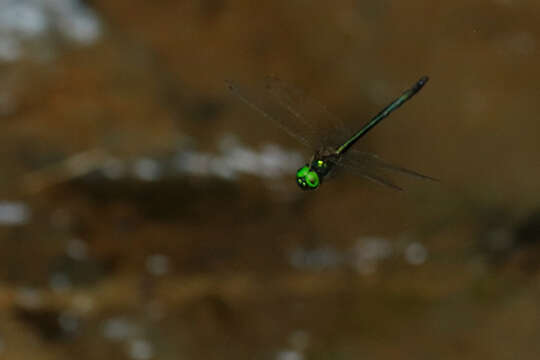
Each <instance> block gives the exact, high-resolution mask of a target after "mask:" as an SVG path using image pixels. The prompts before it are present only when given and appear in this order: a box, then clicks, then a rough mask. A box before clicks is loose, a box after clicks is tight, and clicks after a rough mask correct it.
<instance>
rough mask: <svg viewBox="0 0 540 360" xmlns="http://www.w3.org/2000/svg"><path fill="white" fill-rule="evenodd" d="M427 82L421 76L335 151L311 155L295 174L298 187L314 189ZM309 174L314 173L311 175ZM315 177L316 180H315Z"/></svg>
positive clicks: (322, 151)
mask: <svg viewBox="0 0 540 360" xmlns="http://www.w3.org/2000/svg"><path fill="white" fill-rule="evenodd" d="M428 80H429V78H428V77H427V76H423V77H422V78H420V80H418V81H417V82H416V84H414V86H413V87H411V88H410V89H409V90H407V91H405V92H403V94H402V95H401V96H400V97H398V98H397V99H395V100H394V101H392V102H391V103H390V104H389V105H388V106H386V107H385V108H384V109H383V110H382V111H381V112H379V113H378V114H377V115H376V116H375V117H373V118H372V119H371V120H370V121H369V122H367V123H366V124H365V125H364V126H363V127H362V128H361V129H360V130H359V131H358V132H356V133H355V134H354V135H353V136H351V138H350V139H349V140H347V141H346V142H345V143H343V144H342V145H341V146H339V147H338V148H337V149H322V150H320V151H318V152H317V153H315V154H314V155H313V158H312V160H311V161H310V163H308V164H306V165H305V166H303V167H302V168H300V169H299V170H298V172H297V174H296V177H297V183H298V185H299V186H300V187H301V188H302V189H304V190H313V189H316V188H317V187H318V186H319V185H320V184H321V183H322V182H323V180H324V179H325V178H326V177H327V176H328V175H329V174H330V173H331V172H332V171H333V170H334V167H335V165H336V164H337V163H338V162H339V160H340V158H341V157H342V156H343V155H344V154H345V153H346V152H347V151H348V150H349V149H350V148H351V147H352V146H353V145H354V144H355V143H356V142H357V141H358V140H359V139H360V138H361V137H363V136H364V135H366V134H367V133H368V132H369V131H370V130H371V129H373V128H374V127H375V125H377V124H378V123H380V122H381V120H382V119H384V118H386V117H387V116H388V115H390V113H392V111H394V110H396V109H397V108H399V107H400V106H401V105H403V104H404V103H405V102H406V101H407V100H409V99H410V98H412V97H413V96H414V95H415V94H416V93H417V92H418V91H420V89H422V87H423V86H424V85H425V84H426V82H427V81H428ZM311 172H315V173H316V176H315V174H312V173H311ZM308 175H310V176H311V179H312V180H313V181H306V177H307V176H308ZM315 177H316V178H317V179H316V180H315Z"/></svg>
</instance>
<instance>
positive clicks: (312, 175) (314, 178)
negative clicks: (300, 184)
mask: <svg viewBox="0 0 540 360" xmlns="http://www.w3.org/2000/svg"><path fill="white" fill-rule="evenodd" d="M305 179H306V182H307V184H308V185H309V187H312V188H316V187H317V186H319V175H317V173H316V172H315V171H310V172H308V174H307V175H306V177H305Z"/></svg>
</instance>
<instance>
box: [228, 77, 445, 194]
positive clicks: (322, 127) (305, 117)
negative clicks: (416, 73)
mask: <svg viewBox="0 0 540 360" xmlns="http://www.w3.org/2000/svg"><path fill="white" fill-rule="evenodd" d="M428 80H429V78H428V77H427V76H423V77H421V78H420V79H419V80H418V81H417V82H416V83H415V84H414V85H413V86H412V87H411V88H409V89H408V90H406V91H404V92H403V93H402V94H401V96H399V97H398V98H396V99H395V100H393V101H392V102H391V103H390V104H389V105H388V106H386V107H385V108H384V109H382V110H381V111H380V112H379V113H378V114H377V115H375V116H374V117H373V118H372V119H371V120H369V121H368V122H366V123H365V124H364V125H363V126H362V127H361V128H360V130H357V131H351V130H350V129H348V128H347V127H346V126H345V125H344V123H343V122H342V121H341V120H340V119H339V118H337V117H336V116H334V115H333V114H332V113H331V112H330V111H328V110H327V109H326V107H324V106H323V105H321V104H320V103H318V102H317V101H315V100H314V99H312V98H310V97H309V96H307V95H306V94H305V93H303V92H301V91H300V90H298V89H296V88H295V87H293V86H291V85H289V84H287V83H286V82H284V81H282V80H280V79H279V78H278V77H275V76H268V77H266V79H265V82H264V95H261V94H257V92H256V91H248V90H246V89H245V88H242V87H241V86H239V85H238V84H236V83H235V82H233V81H230V80H227V81H226V85H227V87H228V89H229V90H230V91H231V92H232V93H233V94H234V95H236V97H237V98H239V99H240V100H241V101H242V102H243V103H245V104H246V105H248V106H249V107H250V108H252V109H253V110H255V111H256V112H258V113H260V114H261V115H262V116H263V117H265V118H267V119H269V120H271V121H272V122H274V123H275V124H277V125H278V126H279V127H281V128H282V129H283V130H285V132H287V133H288V134H289V135H290V136H292V137H293V138H295V139H296V140H298V141H299V142H300V143H302V144H303V145H305V146H307V147H309V148H311V150H312V152H313V155H312V156H311V158H310V159H309V161H308V162H306V164H305V165H303V166H302V167H300V168H299V169H298V171H297V172H296V184H297V185H298V186H299V187H300V188H301V189H302V190H315V189H318V188H319V187H320V185H321V184H322V183H323V182H325V181H326V180H327V179H330V178H332V177H333V175H334V174H335V173H336V171H337V170H339V169H341V168H343V169H348V170H352V171H353V172H355V173H356V174H358V175H360V176H362V177H364V178H366V179H368V180H371V181H374V182H376V183H379V184H381V185H384V186H387V187H389V188H392V189H395V190H403V188H402V187H400V186H399V185H397V184H395V183H394V181H393V180H392V179H391V178H390V177H389V176H388V174H387V173H388V172H390V173H391V172H394V173H400V174H404V175H408V176H412V177H415V178H420V179H425V180H432V181H438V180H437V179H435V178H433V177H430V176H427V175H423V174H421V173H419V172H417V171H414V170H410V169H407V168H404V167H401V166H397V165H394V164H391V163H388V162H386V161H384V160H382V159H381V158H380V157H379V156H378V155H375V154H372V153H369V152H362V151H358V150H356V149H353V145H355V144H356V143H357V142H358V141H359V140H360V139H361V138H363V137H364V136H365V135H366V134H367V133H368V132H369V131H370V130H372V129H373V128H374V127H375V126H376V125H377V124H379V123H380V122H381V121H382V120H383V119H384V118H386V117H387V116H388V115H390V113H392V112H393V111H395V110H396V109H397V108H399V107H400V106H401V105H403V104H404V103H405V102H407V101H408V100H410V99H411V98H412V97H413V96H414V95H416V94H417V93H418V92H419V91H420V90H421V89H422V88H423V87H424V85H425V84H426V83H427V82H428Z"/></svg>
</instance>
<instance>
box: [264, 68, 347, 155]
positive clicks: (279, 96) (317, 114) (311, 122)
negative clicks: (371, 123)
mask: <svg viewBox="0 0 540 360" xmlns="http://www.w3.org/2000/svg"><path fill="white" fill-rule="evenodd" d="M265 80H266V81H265V82H266V90H267V91H268V93H270V94H271V96H272V98H273V99H274V100H275V101H277V102H278V103H279V104H280V105H281V106H283V107H284V108H285V109H287V111H289V112H290V113H291V114H292V115H293V116H294V117H295V118H297V119H298V121H302V123H304V124H308V128H309V137H310V139H311V142H312V144H313V146H315V147H316V148H323V147H327V146H330V147H337V146H339V145H341V144H342V143H343V142H344V141H346V140H347V139H348V138H349V137H350V136H351V135H352V134H354V132H353V131H349V130H348V129H347V128H346V127H345V124H344V123H343V121H342V120H341V119H340V118H338V117H337V116H335V115H334V114H332V113H331V112H330V111H329V110H328V109H327V108H326V107H325V106H324V105H322V104H321V103H319V102H318V101H316V100H315V99H313V98H311V97H309V96H308V95H307V94H306V93H304V92H302V91H301V90H299V89H297V88H296V87H294V86H293V85H291V84H288V83H287V82H285V81H283V80H281V79H279V78H278V77H276V76H267V77H266V79H265Z"/></svg>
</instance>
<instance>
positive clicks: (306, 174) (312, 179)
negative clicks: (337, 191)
mask: <svg viewBox="0 0 540 360" xmlns="http://www.w3.org/2000/svg"><path fill="white" fill-rule="evenodd" d="M296 183H297V184H298V186H300V188H301V189H302V190H315V189H316V188H318V187H319V185H320V183H321V181H320V179H319V174H317V172H316V171H315V170H314V169H313V168H312V167H311V166H310V165H309V164H306V165H304V166H302V167H301V168H300V169H298V171H297V172H296Z"/></svg>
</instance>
